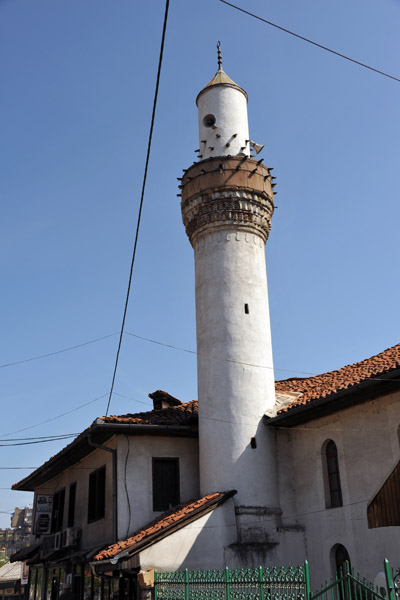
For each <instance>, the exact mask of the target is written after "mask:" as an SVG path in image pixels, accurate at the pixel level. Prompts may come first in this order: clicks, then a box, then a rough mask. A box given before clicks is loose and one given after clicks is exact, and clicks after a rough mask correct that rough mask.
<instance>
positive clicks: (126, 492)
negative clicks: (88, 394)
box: [124, 435, 132, 537]
mask: <svg viewBox="0 0 400 600" xmlns="http://www.w3.org/2000/svg"><path fill="white" fill-rule="evenodd" d="M125 438H126V442H127V444H128V449H127V451H126V456H125V466H124V488H125V495H126V501H127V503H128V515H129V516H128V524H127V528H126V537H128V533H129V528H130V526H131V517H132V509H131V501H130V498H129V493H128V485H127V476H126V473H127V466H128V458H129V453H130V450H131V444H130V439H129V437H128V436H127V435H125Z"/></svg>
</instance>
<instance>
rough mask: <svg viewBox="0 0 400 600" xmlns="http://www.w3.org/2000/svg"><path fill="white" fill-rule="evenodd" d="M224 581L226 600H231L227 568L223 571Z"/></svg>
mask: <svg viewBox="0 0 400 600" xmlns="http://www.w3.org/2000/svg"><path fill="white" fill-rule="evenodd" d="M225 581H226V600H231V585H230V582H229V568H228V567H226V569H225Z"/></svg>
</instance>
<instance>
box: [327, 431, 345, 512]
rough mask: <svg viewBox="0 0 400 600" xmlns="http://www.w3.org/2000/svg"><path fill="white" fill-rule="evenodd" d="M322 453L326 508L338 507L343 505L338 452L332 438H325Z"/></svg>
mask: <svg viewBox="0 0 400 600" xmlns="http://www.w3.org/2000/svg"><path fill="white" fill-rule="evenodd" d="M322 453H323V471H324V487H325V504H326V508H340V507H341V506H343V493H342V484H341V478H340V466H339V453H338V449H337V445H336V443H335V442H334V440H332V439H329V440H326V442H325V443H324V444H323V447H322Z"/></svg>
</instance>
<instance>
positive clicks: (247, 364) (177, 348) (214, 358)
mask: <svg viewBox="0 0 400 600" xmlns="http://www.w3.org/2000/svg"><path fill="white" fill-rule="evenodd" d="M125 333H126V335H130V336H132V337H135V338H138V339H139V340H145V341H146V342H151V343H152V344H157V345H158V346H165V347H166V348H171V349H173V350H180V351H181V352H187V353H188V354H195V355H197V356H204V357H206V358H212V359H213V360H220V361H223V362H229V363H235V364H238V365H245V366H247V367H257V368H259V369H272V370H273V371H283V372H285V373H299V374H301V375H313V376H316V375H317V373H311V372H310V371H294V370H293V369H279V368H278V367H270V366H266V365H255V364H253V363H246V362H242V361H240V360H232V359H229V358H221V357H220V356H212V355H211V354H198V353H197V352H195V351H194V350H188V349H187V348H180V347H179V346H173V345H172V344H164V343H163V342H159V341H157V340H152V339H150V338H146V337H143V336H141V335H136V334H135V333H131V332H129V331H125Z"/></svg>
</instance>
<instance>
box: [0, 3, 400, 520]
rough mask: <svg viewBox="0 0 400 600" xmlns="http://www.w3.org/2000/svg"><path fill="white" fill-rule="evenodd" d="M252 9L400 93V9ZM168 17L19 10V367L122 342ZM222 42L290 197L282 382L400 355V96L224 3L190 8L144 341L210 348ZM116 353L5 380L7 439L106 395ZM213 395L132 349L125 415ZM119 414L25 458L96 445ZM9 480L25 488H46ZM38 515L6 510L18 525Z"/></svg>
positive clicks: (1, 68) (8, 177) (152, 245)
mask: <svg viewBox="0 0 400 600" xmlns="http://www.w3.org/2000/svg"><path fill="white" fill-rule="evenodd" d="M237 3H238V4H239V5H240V6H242V7H243V8H246V9H248V10H250V11H252V12H254V13H256V14H258V15H260V16H262V17H264V18H266V19H268V20H271V21H273V22H276V23H278V24H280V25H282V26H284V27H286V28H289V29H292V30H294V31H296V32H297V33H299V34H301V35H304V36H306V37H309V38H311V39H313V40H315V41H316V42H319V43H321V44H324V45H326V46H329V47H331V48H333V49H335V50H337V51H339V52H342V53H344V54H347V55H349V56H351V57H353V58H355V59H357V60H360V61H362V62H365V63H368V64H370V65H371V66H373V67H375V68H378V69H381V70H383V71H386V72H388V73H392V74H393V75H395V76H397V77H400V69H399V65H398V60H397V58H398V56H399V52H400V37H399V35H398V32H399V26H400V3H399V2H398V1H397V0H396V1H395V0H382V1H381V2H379V3H378V2H376V1H375V0H350V1H349V0H336V1H335V2H332V1H327V0H326V1H324V2H321V0H303V2H301V3H300V2H298V1H297V0H285V1H282V0H264V1H263V0H248V1H247V2H244V0H237ZM163 13H164V2H163V1H161V0H148V2H138V1H136V2H135V1H133V0H130V1H128V0H117V1H115V0H85V1H84V2H82V1H81V0H79V1H78V0H68V1H66V0H35V1H34V2H33V1H32V0H19V1H18V2H15V1H14V2H13V1H11V0H0V57H1V58H0V77H1V79H0V81H1V94H0V131H1V145H0V197H1V208H2V218H1V220H0V244H1V246H0V263H1V273H2V286H1V287H2V294H1V312H0V319H1V332H2V336H1V338H2V344H1V348H0V364H4V363H10V362H14V361H19V360H23V359H26V358H30V357H34V356H37V355H41V354H46V353H48V352H52V351H55V350H59V349H62V348H66V347H69V346H73V345H76V344H80V343H83V342H86V341H88V340H92V339H94V338H99V337H102V336H106V335H108V334H112V333H114V332H118V331H119V329H120V326H121V319H122V311H123V304H124V299H125V293H126V288H127V280H128V272H129V265H130V258H131V252H132V247H133V239H134V231H135V224H136V217H137V211H138V204H139V198H140V190H141V184H142V176H143V169H144V162H145V154H146V144H147V136H148V131H149V124H150V116H151V109H152V98H153V92H154V85H155V75H156V68H157V60H158V52H159V46H160V36H161V28H162V20H163ZM218 40H221V43H222V51H223V66H224V69H225V71H226V72H227V73H228V74H229V76H230V77H232V78H233V79H234V81H236V82H237V83H238V84H239V85H240V86H242V87H243V88H244V89H245V90H246V91H247V93H248V95H249V105H248V107H249V121H250V131H251V137H252V138H253V139H255V140H256V141H257V142H260V143H264V144H265V150H264V151H263V154H262V156H263V157H264V159H265V162H266V164H267V165H269V166H272V167H274V175H276V176H277V182H278V186H277V188H276V189H277V191H278V195H277V197H276V204H277V206H278V208H277V210H276V212H275V215H274V218H273V226H272V232H271V236H270V239H269V241H268V244H267V268H268V279H269V290H270V307H271V325H272V337H273V349H274V360H275V366H276V367H277V368H278V369H281V370H277V371H276V377H277V378H279V379H282V378H286V377H289V376H292V375H299V376H301V372H310V373H319V372H324V371H327V370H332V369H335V368H339V367H341V366H343V365H345V364H348V363H352V362H355V361H357V360H361V359H363V358H366V357H368V356H371V355H373V354H376V353H378V352H380V351H382V350H384V349H385V348H387V347H389V346H391V345H394V344H396V343H397V342H398V341H399V278H398V257H399V251H398V223H399V218H400V214H399V212H400V209H399V184H398V181H399V178H398V164H399V140H400V121H399V111H398V107H399V98H400V84H399V83H398V82H395V81H393V80H390V79H388V78H385V77H383V76H380V75H378V74H375V73H373V72H371V71H368V70H366V69H363V68H361V67H359V66H356V65H354V64H352V63H350V62H347V61H345V60H342V59H340V58H338V57H336V56H333V55H332V54H328V53H327V52H324V51H322V50H319V49H317V48H315V47H313V46H310V45H308V44H306V43H304V42H302V41H300V40H298V39H295V38H293V37H291V36H289V35H287V34H285V33H283V32H281V31H278V30H276V29H273V28H271V27H269V26H267V25H265V24H263V23H260V22H258V21H256V20H254V19H251V18H250V17H248V16H246V15H244V14H240V13H238V12H237V11H235V10H233V9H232V8H229V7H228V6H225V5H223V4H222V3H220V2H219V1H218V0H203V1H202V2H199V1H198V0H196V1H195V0H171V6H170V13H169V21H168V27H167V36H166V46H165V54H164V64H163V70H162V76H161V83H160V94H159V103H158V108H157V115H156V122H155V131H154V137H153V148H152V153H151V160H150V167H149V175H148V184H147V190H146V195H145V204H144V210H143V220H142V227H141V231H140V237H139V245H138V251H137V256H136V265H135V271H134V279H133V286H132V293H131V300H130V304H129V311H128V317H127V323H126V330H127V331H130V332H133V333H135V334H138V335H140V336H144V337H147V338H151V339H154V340H159V341H161V342H165V343H167V344H171V345H175V346H179V347H182V348H187V349H191V350H194V349H195V312H194V274H193V254H192V249H191V247H190V244H189V242H188V240H187V239H186V236H185V232H184V228H183V225H182V222H181V217H180V207H179V198H177V196H176V194H177V193H178V191H179V190H178V189H177V184H178V182H177V180H176V178H177V177H179V176H180V175H181V172H182V169H183V168H185V167H188V166H189V165H190V164H191V163H192V161H193V160H194V159H195V154H194V149H195V148H197V147H198V141H197V139H198V138H197V115H196V105H195V98H196V95H197V93H198V91H199V90H200V89H201V88H202V87H203V86H204V85H205V83H206V82H207V81H209V79H211V77H212V76H213V74H214V73H215V71H216V68H217V63H216V48H215V46H216V43H217V41H218ZM117 342H118V337H117V336H114V337H111V338H108V339H105V340H103V341H100V342H98V343H96V344H92V345H88V346H85V347H83V348H81V349H77V350H74V351H71V352H67V353H63V354H59V355H55V356H52V357H49V358H46V359H42V360H37V361H32V362H28V363H25V364H21V365H16V366H10V367H7V368H1V369H0V377H1V398H2V406H3V410H2V423H1V431H0V434H1V435H0V438H1V439H6V438H5V436H6V435H7V434H10V433H11V432H15V431H17V430H20V429H25V428H27V427H31V426H33V425H36V424H38V423H41V422H42V421H45V420H48V419H53V418H54V417H57V415H60V414H61V413H64V412H67V411H70V410H73V409H75V408H78V407H79V406H81V405H82V404H84V403H88V402H90V401H91V400H94V399H95V398H97V397H99V396H102V395H103V394H106V393H107V392H108V391H109V389H110V384H111V377H112V371H113V365H114V360H115V354H116V348H117ZM299 372H300V373H299ZM196 386H197V383H196V361H195V357H194V356H193V355H191V354H188V353H184V352H180V351H178V350H172V349H168V348H165V347H162V346H158V345H155V344H151V343H149V342H145V341H141V340H139V339H135V338H133V337H129V336H125V339H124V341H123V346H122V352H121V360H120V366H119V370H118V375H117V380H116V386H115V391H116V392H117V393H118V394H122V395H124V396H128V397H129V398H130V399H127V398H122V397H121V396H117V395H115V396H114V397H113V400H112V405H111V411H110V412H111V413H114V414H118V413H120V414H121V413H126V412H137V411H140V410H146V408H147V407H149V406H150V400H149V399H148V398H147V394H148V393H149V392H152V391H154V390H155V389H158V388H161V389H165V390H167V391H169V392H170V393H171V394H173V395H175V396H177V397H179V398H181V399H182V400H185V401H186V400H191V399H193V398H196V397H197V392H196ZM106 403H107V399H106V398H102V399H100V400H97V401H94V402H92V403H90V404H88V405H87V406H85V407H83V408H79V409H77V410H76V411H74V412H72V413H71V414H69V415H66V416H64V417H62V418H57V419H54V420H51V421H50V422H47V423H44V424H42V425H40V426H37V427H36V426H35V427H33V428H31V429H29V430H26V431H24V432H21V433H18V434H15V435H9V436H8V437H10V438H14V437H23V436H45V435H49V434H50V435H56V434H62V433H72V432H79V431H81V430H82V429H84V428H85V427H86V426H87V425H89V424H90V423H91V422H92V421H93V420H94V418H95V417H96V416H98V415H103V414H105V410H106ZM144 403H145V404H144ZM146 403H147V404H146ZM0 443H1V444H2V443H4V442H0ZM64 445H65V443H64V442H54V443H46V444H37V445H33V446H18V447H1V448H0V453H1V458H0V466H1V467H27V466H39V465H40V464H41V463H42V462H43V461H44V460H46V459H47V458H48V457H49V456H51V455H52V454H54V453H55V452H57V451H58V450H59V449H60V448H61V447H63V446H64ZM0 472H1V484H0V487H1V488H8V487H9V486H10V485H11V484H12V483H13V482H15V481H18V480H19V479H21V478H22V477H24V476H25V475H27V474H28V473H29V472H30V470H29V469H18V470H16V469H6V470H5V469H2V470H1V471H0ZM29 502H31V495H30V494H27V493H22V492H11V491H7V490H6V489H1V490H0V510H3V511H9V510H12V508H13V507H14V506H22V505H24V504H25V503H29ZM8 525H9V516H8V515H2V516H1V518H0V526H2V527H4V526H8Z"/></svg>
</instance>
